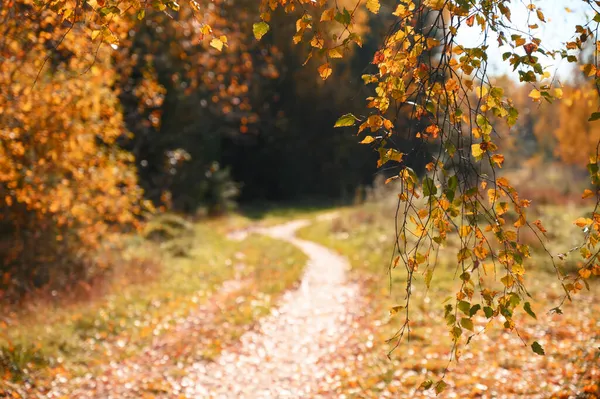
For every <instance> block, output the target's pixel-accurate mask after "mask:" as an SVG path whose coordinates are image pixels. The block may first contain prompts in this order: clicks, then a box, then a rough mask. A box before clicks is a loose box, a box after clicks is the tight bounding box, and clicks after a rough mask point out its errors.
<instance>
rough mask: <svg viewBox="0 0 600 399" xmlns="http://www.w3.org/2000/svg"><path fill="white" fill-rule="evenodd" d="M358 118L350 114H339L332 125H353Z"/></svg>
mask: <svg viewBox="0 0 600 399" xmlns="http://www.w3.org/2000/svg"><path fill="white" fill-rule="evenodd" d="M357 120H358V118H357V117H356V116H354V115H352V114H346V115H343V116H341V117H340V118H339V119H338V120H337V121H336V122H335V125H333V127H344V126H354V124H355V123H356V121H357Z"/></svg>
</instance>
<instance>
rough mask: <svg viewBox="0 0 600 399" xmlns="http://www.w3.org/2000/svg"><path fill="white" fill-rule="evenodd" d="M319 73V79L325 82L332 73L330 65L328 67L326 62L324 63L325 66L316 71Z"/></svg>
mask: <svg viewBox="0 0 600 399" xmlns="http://www.w3.org/2000/svg"><path fill="white" fill-rule="evenodd" d="M318 71H319V75H320V76H321V78H322V79H323V80H326V79H327V78H328V77H330V76H331V73H332V72H333V70H332V69H331V65H329V63H328V62H326V63H325V64H323V65H321V66H320V67H319V69H318Z"/></svg>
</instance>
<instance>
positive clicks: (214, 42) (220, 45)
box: [210, 37, 223, 51]
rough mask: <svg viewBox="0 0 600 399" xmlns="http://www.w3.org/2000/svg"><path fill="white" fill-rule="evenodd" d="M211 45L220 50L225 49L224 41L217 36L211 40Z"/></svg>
mask: <svg viewBox="0 0 600 399" xmlns="http://www.w3.org/2000/svg"><path fill="white" fill-rule="evenodd" d="M210 46H211V47H214V48H216V49H217V50H219V51H222V50H223V42H222V41H221V40H220V39H217V38H216V37H215V38H214V39H212V40H211V41H210Z"/></svg>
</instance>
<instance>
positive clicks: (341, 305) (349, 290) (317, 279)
mask: <svg viewBox="0 0 600 399" xmlns="http://www.w3.org/2000/svg"><path fill="white" fill-rule="evenodd" d="M307 223H308V222H306V221H296V222H291V223H287V224H284V225H280V226H275V227H271V228H267V229H259V230H257V232H260V233H262V234H267V235H269V236H271V237H274V238H277V239H280V240H285V241H288V242H290V243H292V244H294V245H296V246H297V247H299V248H300V249H302V250H303V251H304V252H305V253H306V254H307V255H308V257H309V262H308V264H307V266H306V271H305V275H304V277H303V279H302V283H301V286H300V287H299V288H298V289H297V290H295V291H292V292H288V293H287V294H285V296H284V298H283V299H282V302H281V304H280V306H279V307H278V308H277V309H276V310H274V311H273V312H272V314H271V315H270V316H269V317H267V318H265V319H263V320H262V321H261V323H260V325H259V327H258V328H257V329H256V330H255V331H251V332H248V333H247V334H245V335H244V336H243V337H242V339H241V342H240V345H239V347H237V348H233V349H230V350H227V351H225V352H223V353H222V355H221V357H220V358H219V359H218V360H217V361H216V362H215V363H205V362H198V363H196V364H194V365H193V366H192V367H190V368H189V369H188V370H187V376H186V378H185V379H184V380H183V381H181V386H182V389H183V392H181V393H182V394H184V395H185V396H186V397H190V398H255V399H259V398H282V399H284V398H304V397H311V398H318V397H328V396H329V395H327V388H326V386H327V380H328V378H329V371H330V370H331V369H330V367H331V365H328V364H324V363H323V362H321V361H320V360H321V359H322V358H324V357H326V356H327V355H328V354H330V353H333V352H335V351H336V350H337V349H338V348H339V346H340V344H341V343H342V342H343V341H344V337H345V336H347V335H348V333H349V331H350V328H351V327H352V324H353V312H354V311H355V309H356V307H355V306H356V303H355V302H356V301H357V299H358V287H357V286H356V285H352V284H348V283H347V282H346V270H347V268H348V263H347V262H346V260H345V259H344V258H342V257H340V256H338V255H336V254H335V253H333V252H332V251H330V250H328V249H327V248H325V247H322V246H320V245H317V244H315V243H312V242H309V241H304V240H301V239H298V238H296V237H295V236H294V233H295V231H296V230H297V229H298V228H300V227H302V226H305V225H306V224H307ZM237 238H243V235H238V236H237Z"/></svg>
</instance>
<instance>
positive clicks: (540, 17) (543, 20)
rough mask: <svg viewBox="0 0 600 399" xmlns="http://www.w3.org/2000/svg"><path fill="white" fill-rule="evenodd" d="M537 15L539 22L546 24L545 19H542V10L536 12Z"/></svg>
mask: <svg viewBox="0 0 600 399" xmlns="http://www.w3.org/2000/svg"><path fill="white" fill-rule="evenodd" d="M536 13H537V17H538V18H539V19H540V21H542V22H546V18H544V13H543V12H542V10H540V9H539V8H538V9H537V10H536Z"/></svg>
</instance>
